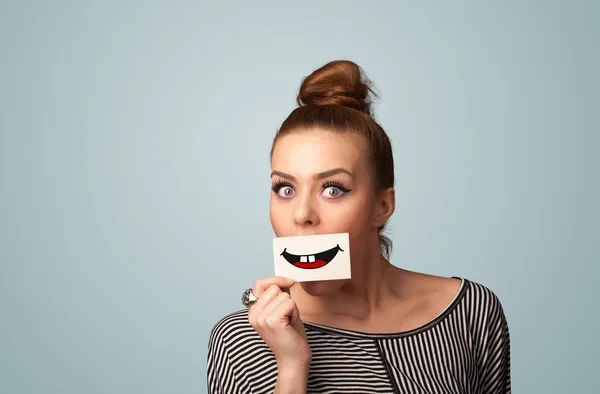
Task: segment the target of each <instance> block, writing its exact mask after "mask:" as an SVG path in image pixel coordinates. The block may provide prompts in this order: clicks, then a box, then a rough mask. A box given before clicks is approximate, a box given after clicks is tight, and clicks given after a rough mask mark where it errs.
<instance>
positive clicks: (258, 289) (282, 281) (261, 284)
mask: <svg viewBox="0 0 600 394" xmlns="http://www.w3.org/2000/svg"><path fill="white" fill-rule="evenodd" d="M294 283H295V282H294V280H293V279H290V278H286V277H284V276H269V277H267V278H262V279H258V280H257V281H256V282H254V286H253V287H252V293H254V295H255V296H256V297H260V296H262V295H263V293H264V292H265V291H267V289H268V288H269V287H271V286H272V285H276V286H278V287H279V288H280V289H281V290H282V291H285V290H287V289H288V288H290V287H292V286H293V285H294Z"/></svg>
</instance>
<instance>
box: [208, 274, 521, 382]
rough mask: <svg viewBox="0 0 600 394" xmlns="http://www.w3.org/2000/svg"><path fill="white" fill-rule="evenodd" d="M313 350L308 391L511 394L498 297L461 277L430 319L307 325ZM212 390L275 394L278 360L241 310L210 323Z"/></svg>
mask: <svg viewBox="0 0 600 394" xmlns="http://www.w3.org/2000/svg"><path fill="white" fill-rule="evenodd" d="M305 327H306V332H307V335H308V342H309V345H310V348H311V351H312V355H313V357H312V362H311V365H310V370H309V377H308V384H307V392H308V393H336V394H337V393H362V394H365V393H486V394H488V393H510V391H511V387H510V339H509V331H508V325H507V321H506V318H505V314H504V311H503V309H502V305H501V303H500V301H499V299H498V297H497V296H496V295H495V294H494V293H493V292H492V291H491V290H490V289H488V288H487V287H485V286H483V285H481V284H478V283H476V282H472V281H469V280H467V279H462V286H461V289H460V291H459V293H458V294H457V296H456V298H455V299H454V301H453V302H452V303H451V304H450V305H449V306H448V308H446V310H445V311H444V312H443V313H441V314H440V315H439V316H438V317H437V318H436V319H434V320H433V321H431V322H429V323H428V324H426V325H424V326H422V327H420V328H417V329H414V330H411V331H407V332H403V333H397V334H368V333H361V332H357V331H351V330H345V329H338V328H333V327H328V326H321V325H316V324H310V323H305ZM207 368H208V369H207V380H208V391H209V393H210V394H237V393H253V394H258V393H273V390H274V387H275V383H276V381H277V364H276V361H275V357H274V355H273V353H272V352H271V350H270V348H269V347H268V346H267V344H266V343H265V342H264V341H263V340H262V339H261V338H260V336H259V335H258V334H257V333H256V331H255V330H254V328H253V327H252V326H251V325H250V323H249V322H248V311H247V310H241V311H238V312H234V313H231V314H229V315H227V316H226V317H224V318H223V319H221V320H220V321H219V322H218V323H217V324H216V325H215V326H214V327H213V329H212V331H211V335H210V339H209V344H208V366H207Z"/></svg>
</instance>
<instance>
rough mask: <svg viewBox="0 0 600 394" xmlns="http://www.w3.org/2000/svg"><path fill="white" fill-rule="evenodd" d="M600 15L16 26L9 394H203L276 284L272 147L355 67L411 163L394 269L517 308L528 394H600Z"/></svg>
mask: <svg viewBox="0 0 600 394" xmlns="http://www.w3.org/2000/svg"><path fill="white" fill-rule="evenodd" d="M84 3H88V4H84ZM283 3H287V4H288V5H284V4H283ZM292 4H293V5H292ZM598 4H599V3H598V2H595V1H589V2H582V1H579V2H577V1H560V2H558V1H557V2H550V1H535V2H534V1H528V2H520V1H511V2H506V1H504V2H481V1H458V2H437V3H433V2H429V3H427V2H412V1H403V2H402V1H388V2H383V1H379V2H370V3H367V2H364V1H344V2H328V1H302V2H282V1H272V2H268V3H267V2H249V1H239V2H231V1H229V2H198V1H195V2H194V1H187V2H181V1H179V2H177V1H169V2H167V1H163V2H161V3H158V2H153V1H141V0H138V1H111V2H108V1H103V2H81V1H70V2H66V1H60V2H42V1H12V2H9V3H6V2H3V3H2V6H1V7H0V45H1V49H0V50H1V52H0V100H1V101H0V108H1V109H0V110H1V116H0V130H1V135H0V180H1V183H0V187H1V193H0V199H1V200H0V202H1V204H0V392H2V393H45V394H50V393H56V394H58V393H61V394H64V393H86V394H93V393H111V394H117V393H147V394H154V393H175V392H176V393H190V394H191V393H203V392H205V391H206V386H205V385H206V380H205V379H206V375H205V374H206V355H207V353H206V352H207V348H206V347H207V342H208V335H209V331H210V329H211V328H212V326H213V325H214V323H215V322H216V321H217V320H218V319H220V318H221V317H222V316H224V315H225V314H227V313H229V312H232V311H235V310H238V309H241V308H242V305H241V303H240V294H241V292H242V291H243V290H244V289H245V288H247V287H249V286H250V285H251V284H252V283H253V281H254V280H255V279H256V278H259V277H262V276H268V275H271V274H272V255H271V254H272V251H271V237H272V236H273V233H272V230H271V227H270V223H269V217H268V202H269V186H270V183H269V161H268V153H269V148H270V144H271V141H272V138H273V136H274V132H275V130H276V129H277V127H278V126H279V124H280V123H281V122H282V121H283V120H284V119H285V117H286V116H287V114H288V113H289V112H290V111H291V110H292V109H293V108H294V107H295V101H294V100H295V95H296V93H297V89H298V86H299V84H300V81H301V79H302V77H304V76H305V75H307V74H309V73H310V72H311V71H312V70H313V69H315V68H317V67H319V66H320V65H322V64H324V63H326V62H328V61H330V60H334V59H340V58H346V59H351V60H354V61H356V62H357V63H358V64H360V65H361V66H362V67H363V68H364V69H365V70H366V72H367V74H368V75H369V76H370V77H371V78H372V79H373V80H374V82H375V84H376V87H377V88H378V91H379V92H380V94H381V98H382V99H381V100H380V101H379V102H378V104H377V106H376V116H377V119H378V120H379V121H380V123H381V124H382V125H383V127H384V128H385V130H387V132H388V133H389V135H390V137H391V139H392V141H393V145H394V151H395V160H396V175H397V209H396V213H395V215H394V217H393V219H392V221H391V223H390V233H389V234H390V236H391V238H392V240H393V241H394V251H393V254H392V262H393V263H394V264H396V265H398V266H401V267H404V268H407V269H411V270H417V271H422V272H427V273H433V274H438V275H446V276H452V275H456V276H463V277H466V278H468V279H471V280H474V281H478V282H480V283H483V284H485V285H487V286H488V287H490V288H491V289H492V290H494V291H495V292H496V294H497V295H498V296H499V297H500V299H501V301H502V302H503V305H504V308H505V312H506V315H507V317H508V319H509V324H510V332H511V339H512V368H513V373H512V377H513V387H514V392H521V393H565V392H577V393H589V392H594V391H595V390H597V387H598V386H597V367H598V362H597V360H598V353H600V347H599V345H598V342H599V341H598V339H597V336H596V335H595V334H596V333H597V332H598V330H599V329H600V327H599V324H598V305H597V300H598V295H597V291H596V285H597V283H598V279H599V269H598V263H600V258H599V257H600V248H599V246H598V243H599V241H600V239H599V233H600V228H599V225H598V219H599V216H600V215H599V209H598V201H599V200H600V193H599V184H600V176H599V175H600V174H599V168H600V160H599V158H598V150H599V147H600V138H599V123H600V122H599V112H600V106H599V99H600V98H599V94H598V92H599V91H600V83H599V77H598V70H599V69H600V56H599V53H598V48H599V46H600V43H599V41H600V40H599V36H600V27H599V24H598V21H599V20H600V7H599V6H598Z"/></svg>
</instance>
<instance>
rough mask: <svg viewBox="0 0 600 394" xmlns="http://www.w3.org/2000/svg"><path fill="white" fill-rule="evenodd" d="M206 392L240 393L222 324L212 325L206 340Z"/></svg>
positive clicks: (211, 393)
mask: <svg viewBox="0 0 600 394" xmlns="http://www.w3.org/2000/svg"><path fill="white" fill-rule="evenodd" d="M206 377H207V379H206V381H207V385H208V394H241V393H242V391H241V390H240V387H239V382H238V381H237V379H236V377H235V375H234V370H233V367H232V365H231V361H230V359H229V354H228V353H227V346H226V343H225V341H224V339H223V325H221V324H217V325H215V327H213V329H212V331H211V334H210V338H209V341H208V357H207V374H206Z"/></svg>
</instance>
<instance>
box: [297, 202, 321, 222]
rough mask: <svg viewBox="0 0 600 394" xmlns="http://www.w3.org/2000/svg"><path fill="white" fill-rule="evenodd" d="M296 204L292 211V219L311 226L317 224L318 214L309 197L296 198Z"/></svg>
mask: <svg viewBox="0 0 600 394" xmlns="http://www.w3.org/2000/svg"><path fill="white" fill-rule="evenodd" d="M297 204H298V205H296V207H295V211H294V221H295V222H296V223H297V224H299V225H313V226H314V225H317V224H319V216H318V214H317V211H316V210H315V209H314V206H313V201H312V200H311V199H310V198H309V197H304V198H302V199H300V198H299V199H297Z"/></svg>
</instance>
